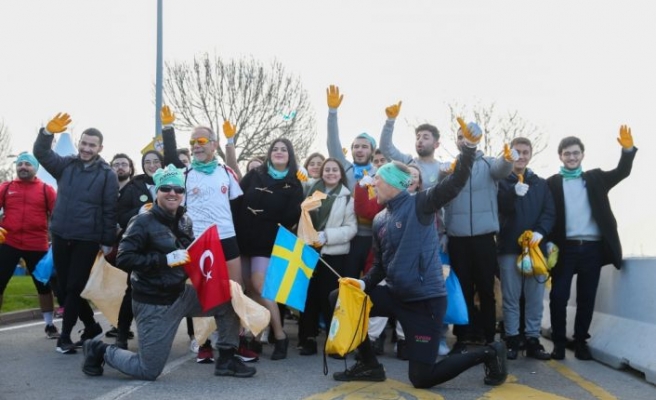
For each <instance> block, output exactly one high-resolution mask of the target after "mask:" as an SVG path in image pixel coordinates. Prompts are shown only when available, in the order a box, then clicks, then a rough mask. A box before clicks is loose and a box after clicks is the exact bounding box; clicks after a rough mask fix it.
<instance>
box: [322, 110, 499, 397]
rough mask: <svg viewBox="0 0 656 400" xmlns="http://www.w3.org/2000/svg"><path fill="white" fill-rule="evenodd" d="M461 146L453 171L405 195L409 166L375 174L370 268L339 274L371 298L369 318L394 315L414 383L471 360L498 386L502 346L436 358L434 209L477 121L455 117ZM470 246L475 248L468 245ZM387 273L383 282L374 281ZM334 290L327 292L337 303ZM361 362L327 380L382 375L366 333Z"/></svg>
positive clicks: (441, 376) (464, 160) (456, 178)
mask: <svg viewBox="0 0 656 400" xmlns="http://www.w3.org/2000/svg"><path fill="white" fill-rule="evenodd" d="M458 123H459V124H460V125H461V127H462V131H463V134H464V136H465V139H466V145H467V147H466V148H465V149H464V150H463V151H462V152H461V153H460V156H459V158H458V162H457V165H456V168H455V171H454V173H453V174H452V175H451V176H449V177H448V178H446V179H445V180H443V181H442V182H440V183H438V184H436V185H435V186H433V187H432V188H431V189H428V190H425V191H422V192H419V193H417V194H416V195H410V194H409V193H408V191H407V190H406V188H407V186H408V185H409V184H410V182H411V179H410V172H409V170H408V168H407V167H406V166H405V165H404V164H402V163H399V162H398V161H394V162H392V163H388V164H385V165H384V166H382V167H381V168H380V169H379V170H378V172H377V173H376V176H375V178H374V186H375V189H376V196H377V199H378V202H379V203H380V204H385V209H384V210H383V211H381V212H380V213H378V215H376V218H375V219H374V222H373V233H374V234H373V247H372V251H373V254H374V262H373V267H372V268H371V270H369V272H368V273H367V275H365V276H364V277H363V279H362V280H358V279H353V278H344V279H346V281H347V282H348V283H349V284H353V285H354V286H357V287H360V288H361V289H362V290H366V291H367V293H368V294H369V295H370V296H371V301H372V303H373V308H372V309H371V313H370V315H371V316H386V317H392V316H394V317H396V318H397V320H398V321H399V322H400V323H401V326H402V327H403V331H404V332H405V334H406V340H407V353H408V359H409V361H410V362H409V366H408V368H409V370H408V375H409V379H410V382H412V384H413V385H414V387H417V388H429V387H432V386H435V385H437V384H440V383H442V382H446V381H448V380H450V379H452V378H454V377H456V376H457V375H459V374H460V373H461V372H464V371H465V370H467V369H469V368H471V367H472V366H474V365H477V364H481V363H485V371H486V375H485V380H484V382H485V384H487V385H500V384H502V383H504V382H505V380H506V377H507V375H508V373H507V370H506V347H505V345H504V344H503V343H500V342H494V343H492V344H491V345H489V346H484V347H480V348H477V349H471V350H470V351H468V352H466V353H462V354H453V355H450V356H448V357H446V358H444V359H442V360H441V361H439V362H437V363H436V362H435V360H436V359H437V348H438V344H439V339H440V331H441V329H442V319H443V317H444V314H445V312H446V301H447V300H446V289H445V285H444V278H443V276H442V266H441V265H440V261H439V260H440V259H439V257H438V255H437V243H438V240H437V228H436V225H435V212H436V211H438V210H439V209H440V208H441V207H442V206H443V205H444V204H446V203H447V202H448V201H450V200H451V199H453V198H455V197H456V195H457V194H458V192H460V190H461V189H462V187H463V186H464V185H465V182H466V181H467V179H468V178H469V175H470V173H471V168H472V164H473V162H474V156H475V151H476V145H477V144H478V142H479V141H480V139H481V137H482V133H481V130H480V128H479V127H478V126H477V125H476V124H469V125H465V124H464V122H463V121H462V120H461V119H458ZM472 250H475V249H472ZM383 279H387V286H378V283H379V282H380V281H382V280H383ZM336 298H337V291H334V292H333V293H332V294H331V300H335V301H336ZM358 351H359V352H360V356H361V357H360V361H358V362H357V363H356V364H355V365H353V366H352V367H351V368H349V369H347V370H346V371H344V372H337V373H335V374H334V375H333V378H334V379H335V380H338V381H384V380H385V379H386V377H385V369H384V368H383V366H382V364H380V363H378V360H377V359H376V355H375V353H374V350H373V349H372V346H371V342H370V340H369V338H366V339H365V341H364V342H363V343H362V344H361V345H360V346H358Z"/></svg>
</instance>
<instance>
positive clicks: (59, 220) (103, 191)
mask: <svg viewBox="0 0 656 400" xmlns="http://www.w3.org/2000/svg"><path fill="white" fill-rule="evenodd" d="M43 131H44V129H41V131H40V132H39V135H38V136H37V139H36V142H35V143H34V149H33V151H34V156H35V157H36V159H37V160H39V163H40V164H41V165H42V166H43V167H44V168H45V169H46V171H48V172H49V173H50V175H52V176H53V178H55V179H56V180H57V201H56V202H55V209H54V210H53V212H52V221H51V222H50V231H51V232H52V233H53V234H55V235H57V236H59V237H61V238H63V239H68V240H86V241H91V242H97V243H99V244H102V245H105V246H112V245H113V244H114V242H115V241H116V200H117V199H118V178H117V177H116V173H115V172H114V170H112V168H111V167H110V166H109V164H107V162H106V161H105V160H103V159H102V157H100V156H99V157H98V158H97V159H96V160H95V161H94V162H93V163H92V164H91V165H89V166H87V167H85V165H84V162H83V161H82V160H81V159H80V158H79V157H78V156H66V157H62V156H60V155H59V154H57V153H55V152H54V151H53V150H52V140H53V135H46V134H45V133H44V132H43Z"/></svg>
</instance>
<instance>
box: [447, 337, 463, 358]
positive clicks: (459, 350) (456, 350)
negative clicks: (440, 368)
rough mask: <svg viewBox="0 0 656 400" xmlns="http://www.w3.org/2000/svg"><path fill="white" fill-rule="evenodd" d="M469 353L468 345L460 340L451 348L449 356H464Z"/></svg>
mask: <svg viewBox="0 0 656 400" xmlns="http://www.w3.org/2000/svg"><path fill="white" fill-rule="evenodd" d="M466 352H467V345H466V344H465V342H462V341H460V340H458V341H457V342H456V343H455V344H454V345H453V347H452V348H451V351H450V352H449V355H452V354H463V353H466Z"/></svg>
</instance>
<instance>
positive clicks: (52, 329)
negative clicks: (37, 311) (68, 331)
mask: <svg viewBox="0 0 656 400" xmlns="http://www.w3.org/2000/svg"><path fill="white" fill-rule="evenodd" d="M45 331H46V337H47V338H48V339H59V331H57V327H56V326H54V325H46V329H45Z"/></svg>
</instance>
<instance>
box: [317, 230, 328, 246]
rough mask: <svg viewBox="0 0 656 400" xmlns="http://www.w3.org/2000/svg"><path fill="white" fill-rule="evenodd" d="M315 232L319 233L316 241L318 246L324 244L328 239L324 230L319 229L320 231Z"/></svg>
mask: <svg viewBox="0 0 656 400" xmlns="http://www.w3.org/2000/svg"><path fill="white" fill-rule="evenodd" d="M317 234H318V235H319V239H317V243H319V245H320V246H323V245H324V244H326V242H327V241H328V238H327V237H326V232H324V231H321V232H317Z"/></svg>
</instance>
